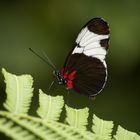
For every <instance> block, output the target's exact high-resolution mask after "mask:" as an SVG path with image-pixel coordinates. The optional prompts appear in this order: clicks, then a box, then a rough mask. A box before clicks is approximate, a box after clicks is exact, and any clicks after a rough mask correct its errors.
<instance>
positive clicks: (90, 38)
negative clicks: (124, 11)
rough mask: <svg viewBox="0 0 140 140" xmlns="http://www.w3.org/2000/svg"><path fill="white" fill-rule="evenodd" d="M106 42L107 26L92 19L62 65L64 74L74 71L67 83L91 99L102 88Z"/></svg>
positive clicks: (104, 22) (105, 69)
mask: <svg viewBox="0 0 140 140" xmlns="http://www.w3.org/2000/svg"><path fill="white" fill-rule="evenodd" d="M108 42H109V26H108V24H107V22H106V21H104V20H103V19H101V18H93V19H92V20H90V21H89V22H88V23H87V24H86V25H85V26H84V27H83V28H82V30H81V31H80V33H79V35H78V37H77V39H76V46H75V48H74V49H73V50H72V52H71V54H70V55H69V56H68V58H67V60H66V62H65V65H64V69H65V72H68V73H69V74H70V73H73V71H75V75H74V76H73V77H72V78H70V79H68V82H69V83H71V87H72V88H73V89H74V90H75V91H77V92H78V93H81V94H85V95H87V96H90V97H93V96H95V95H96V94H98V93H99V92H100V91H101V90H102V88H103V87H104V85H105V82H106V79H107V66H106V62H105V57H106V53H107V49H108Z"/></svg>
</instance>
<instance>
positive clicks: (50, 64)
mask: <svg viewBox="0 0 140 140" xmlns="http://www.w3.org/2000/svg"><path fill="white" fill-rule="evenodd" d="M29 50H30V51H31V52H32V53H33V54H35V55H36V56H37V57H39V58H40V59H41V60H43V61H44V62H45V63H46V64H47V65H49V66H50V67H51V68H52V69H53V70H56V67H55V66H54V65H52V63H50V62H51V61H49V59H48V58H47V61H46V59H44V58H43V57H41V56H40V55H39V54H38V53H36V52H35V51H34V50H33V49H32V48H29Z"/></svg>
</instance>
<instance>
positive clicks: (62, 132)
mask: <svg viewBox="0 0 140 140" xmlns="http://www.w3.org/2000/svg"><path fill="white" fill-rule="evenodd" d="M3 125H4V127H3ZM0 132H3V133H4V134H6V135H7V136H9V137H10V138H12V139H16V140H26V139H27V140H94V139H93V137H90V136H92V135H91V134H90V133H88V134H87V133H86V131H80V130H79V129H75V128H73V127H71V126H68V125H65V124H62V123H59V122H56V121H44V120H42V119H41V118H36V117H32V116H28V115H13V114H11V113H8V112H4V111H0ZM89 134H90V135H89Z"/></svg>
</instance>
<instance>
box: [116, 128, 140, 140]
mask: <svg viewBox="0 0 140 140" xmlns="http://www.w3.org/2000/svg"><path fill="white" fill-rule="evenodd" d="M114 138H115V140H140V136H138V135H137V134H136V133H134V132H130V131H128V130H126V129H124V128H123V127H121V126H118V129H117V132H116V135H115V136H114Z"/></svg>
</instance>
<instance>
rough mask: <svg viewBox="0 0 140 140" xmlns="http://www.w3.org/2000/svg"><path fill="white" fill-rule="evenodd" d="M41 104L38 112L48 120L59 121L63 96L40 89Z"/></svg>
mask: <svg viewBox="0 0 140 140" xmlns="http://www.w3.org/2000/svg"><path fill="white" fill-rule="evenodd" d="M39 105H40V106H39V108H38V110H37V113H38V115H39V116H40V117H41V118H43V119H44V120H47V121H50V120H54V121H57V120H59V117H60V113H61V112H62V108H63V106H64V100H63V97H62V96H56V97H53V96H49V95H46V94H45V93H43V91H42V90H39Z"/></svg>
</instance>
